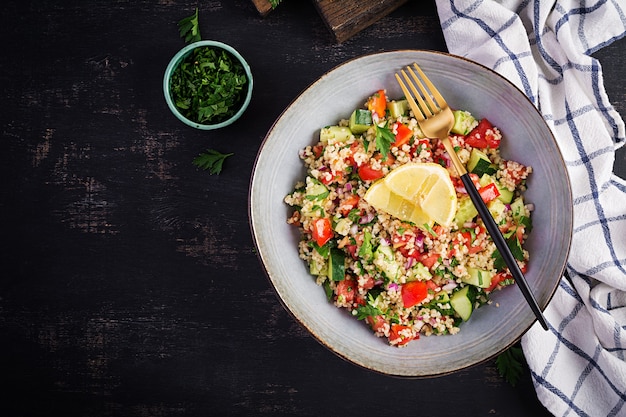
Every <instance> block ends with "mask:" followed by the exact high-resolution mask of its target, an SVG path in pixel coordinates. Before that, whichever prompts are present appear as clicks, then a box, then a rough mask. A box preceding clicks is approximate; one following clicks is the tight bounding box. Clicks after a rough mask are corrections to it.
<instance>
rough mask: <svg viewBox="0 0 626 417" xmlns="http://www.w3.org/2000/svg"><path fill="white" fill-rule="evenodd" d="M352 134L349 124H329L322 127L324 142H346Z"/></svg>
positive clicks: (321, 133)
mask: <svg viewBox="0 0 626 417" xmlns="http://www.w3.org/2000/svg"><path fill="white" fill-rule="evenodd" d="M351 136H352V131H351V130H350V128H349V127H347V126H328V127H323V128H322V129H320V142H322V143H323V144H327V143H337V142H345V141H347V140H348V139H350V137H351Z"/></svg>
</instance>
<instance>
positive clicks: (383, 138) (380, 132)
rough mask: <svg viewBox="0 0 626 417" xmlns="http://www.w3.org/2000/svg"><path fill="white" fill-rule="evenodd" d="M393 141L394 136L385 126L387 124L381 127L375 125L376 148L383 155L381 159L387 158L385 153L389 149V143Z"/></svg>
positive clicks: (394, 139)
mask: <svg viewBox="0 0 626 417" xmlns="http://www.w3.org/2000/svg"><path fill="white" fill-rule="evenodd" d="M395 141H396V136H395V135H394V134H393V132H392V131H391V129H389V128H388V127H387V124H385V126H383V127H380V126H378V125H376V149H378V150H379V151H380V153H381V154H382V155H383V161H385V160H386V159H387V155H388V154H389V151H390V150H391V144H392V143H394V142H395Z"/></svg>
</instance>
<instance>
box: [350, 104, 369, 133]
mask: <svg viewBox="0 0 626 417" xmlns="http://www.w3.org/2000/svg"><path fill="white" fill-rule="evenodd" d="M349 127H350V130H351V131H352V133H355V134H361V133H365V132H367V129H369V128H370V127H372V112H371V111H369V110H365V109H356V110H355V111H353V112H352V114H351V115H350V124H349Z"/></svg>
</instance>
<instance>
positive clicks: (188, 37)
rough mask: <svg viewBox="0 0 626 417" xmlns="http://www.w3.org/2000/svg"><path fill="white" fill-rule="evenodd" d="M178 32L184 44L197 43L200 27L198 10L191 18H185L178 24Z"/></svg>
mask: <svg viewBox="0 0 626 417" xmlns="http://www.w3.org/2000/svg"><path fill="white" fill-rule="evenodd" d="M178 31H179V32H180V37H181V38H185V41H186V42H197V41H199V40H200V39H201V38H200V27H199V26H198V8H197V7H196V12H195V13H194V14H192V15H191V16H187V17H185V18H184V19H181V20H180V21H179V22H178Z"/></svg>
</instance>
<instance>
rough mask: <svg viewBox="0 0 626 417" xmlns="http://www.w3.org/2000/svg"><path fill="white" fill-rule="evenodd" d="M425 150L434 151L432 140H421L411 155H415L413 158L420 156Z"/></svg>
mask: <svg viewBox="0 0 626 417" xmlns="http://www.w3.org/2000/svg"><path fill="white" fill-rule="evenodd" d="M424 149H426V150H428V151H431V150H432V149H431V144H430V140H428V139H420V140H418V141H417V142H414V143H413V147H411V153H412V154H413V156H418V155H419V154H420V153H421V152H422V150H424Z"/></svg>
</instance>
